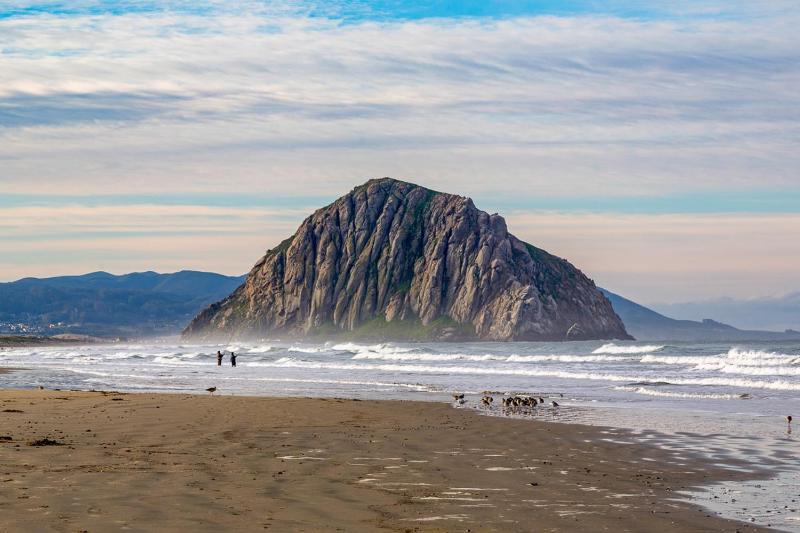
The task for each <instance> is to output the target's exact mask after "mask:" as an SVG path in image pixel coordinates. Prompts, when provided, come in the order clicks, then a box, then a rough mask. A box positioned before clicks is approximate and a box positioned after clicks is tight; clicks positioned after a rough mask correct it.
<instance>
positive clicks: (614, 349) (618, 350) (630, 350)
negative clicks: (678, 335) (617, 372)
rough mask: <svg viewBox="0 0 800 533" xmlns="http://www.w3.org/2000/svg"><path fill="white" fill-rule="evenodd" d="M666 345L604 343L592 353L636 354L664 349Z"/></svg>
mask: <svg viewBox="0 0 800 533" xmlns="http://www.w3.org/2000/svg"><path fill="white" fill-rule="evenodd" d="M663 348H664V346H656V345H655V344H646V345H644V346H633V345H631V346H619V345H617V344H614V343H609V344H604V345H602V346H601V347H599V348H598V349H596V350H595V351H593V352H592V353H609V354H631V355H636V354H640V353H652V352H657V351H659V350H661V349H663Z"/></svg>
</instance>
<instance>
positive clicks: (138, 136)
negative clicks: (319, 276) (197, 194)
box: [0, 3, 800, 195]
mask: <svg viewBox="0 0 800 533" xmlns="http://www.w3.org/2000/svg"><path fill="white" fill-rule="evenodd" d="M767 14H768V13H767ZM797 22H800V16H798V17H794V18H793V17H786V16H780V17H779V16H774V17H769V16H763V17H762V18H759V19H756V20H748V21H745V20H740V19H734V20H718V19H715V18H700V19H693V18H689V19H685V18H682V19H678V20H673V19H652V20H641V19H627V18H619V17H609V16H588V15H580V16H570V17H552V16H538V17H522V18H511V19H496V20H485V19H435V20H428V19H424V20H415V21H399V22H398V21H389V22H374V21H366V22H362V23H360V24H345V25H342V24H341V23H340V22H339V21H337V20H330V19H327V18H308V17H300V16H289V15H286V14H283V13H282V12H278V13H277V14H276V13H275V12H268V13H263V12H262V11H260V10H259V9H256V8H254V7H253V5H252V4H247V3H244V4H237V5H236V8H235V9H229V10H222V11H219V12H216V13H215V15H214V17H205V16H203V15H202V14H194V13H192V12H191V11H178V12H177V13H175V12H170V11H165V12H159V13H157V14H153V13H149V12H144V13H142V12H136V11H134V12H126V13H124V14H121V15H120V14H99V15H97V14H78V15H72V16H64V15H38V16H27V17H15V18H10V19H6V20H4V21H0V25H2V26H1V27H2V32H1V33H0V47H1V48H2V49H3V54H2V55H0V125H2V127H0V141H2V145H0V146H1V147H0V157H4V158H5V160H7V161H9V162H8V164H7V165H4V167H5V168H4V169H3V171H2V176H1V177H0V178H1V180H2V181H1V182H0V188H2V189H3V190H5V191H9V190H12V189H13V190H16V191H18V192H19V191H34V190H36V189H38V188H39V187H41V186H42V185H43V184H47V186H48V187H49V188H51V189H53V190H59V191H62V192H76V191H78V192H84V193H85V192H93V191H96V190H97V188H98V187H102V188H103V189H104V190H106V191H110V190H119V191H126V190H127V191H133V190H141V188H142V187H145V188H150V189H152V190H162V191H163V190H164V189H168V190H172V191H186V190H206V191H207V190H221V189H224V190H230V188H231V187H233V188H238V189H239V190H248V189H252V188H262V187H267V188H269V189H270V190H278V191H281V192H286V191H288V190H291V189H292V188H294V187H296V184H297V181H298V180H302V181H303V182H304V183H305V185H306V186H308V187H315V188H321V189H323V190H325V191H326V192H330V191H333V190H338V189H341V188H342V187H344V186H346V185H349V184H351V183H352V182H353V180H355V179H360V177H362V176H366V175H382V174H395V175H400V176H407V177H422V178H423V179H428V180H430V181H432V182H435V183H437V184H440V185H439V186H440V187H441V188H460V189H463V188H465V189H466V190H465V192H468V193H473V194H474V193H476V192H480V191H481V190H485V189H487V188H488V187H487V185H484V183H486V182H489V183H491V184H492V185H491V187H492V188H495V189H497V188H499V189H501V191H505V192H506V193H513V192H516V191H518V190H520V189H523V188H527V187H532V186H533V187H536V188H537V190H538V191H540V192H541V193H544V194H570V193H571V192H573V191H574V190H575V189H577V188H580V189H581V190H584V191H587V190H588V191H589V192H604V193H607V194H608V193H610V194H622V195H625V194H630V193H632V192H633V193H636V194H641V193H661V192H665V191H668V192H674V191H676V190H678V191H680V190H683V189H686V188H713V187H718V186H720V185H721V184H724V185H725V186H726V187H738V188H747V187H751V186H755V185H759V186H765V185H774V186H786V185H787V184H791V183H792V182H796V176H797V170H798V169H799V168H800V164H799V163H800V161H798V156H797V155H796V150H794V146H795V144H796V142H797V141H798V126H797V124H798V123H800V122H798V118H800V117H799V116H798V111H797V110H798V109H800V106H798V104H799V103H800V102H798V99H800V97H798V96H797V92H796V91H794V90H793V88H794V87H797V86H798V85H800V65H799V62H800V59H799V58H798V53H797V50H798V49H800V46H798V44H800V43H798V40H797V37H796V32H795V30H794V28H795V26H796V23H797ZM189 176H192V177H195V178H196V179H191V178H190V177H189ZM462 184H463V185H462ZM464 186H465V187H464Z"/></svg>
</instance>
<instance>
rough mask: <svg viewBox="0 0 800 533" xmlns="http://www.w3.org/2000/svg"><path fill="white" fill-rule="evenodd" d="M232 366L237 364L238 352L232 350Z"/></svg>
mask: <svg viewBox="0 0 800 533" xmlns="http://www.w3.org/2000/svg"><path fill="white" fill-rule="evenodd" d="M231 366H236V354H235V353H233V352H231Z"/></svg>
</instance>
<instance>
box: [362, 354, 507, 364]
mask: <svg viewBox="0 0 800 533" xmlns="http://www.w3.org/2000/svg"><path fill="white" fill-rule="evenodd" d="M352 359H355V360H360V359H377V360H381V361H476V362H480V361H505V360H507V359H508V357H507V356H497V355H488V354H487V355H468V354H438V353H408V352H405V353H392V352H388V353H378V352H360V353H357V354H355V355H354V356H353V357H352Z"/></svg>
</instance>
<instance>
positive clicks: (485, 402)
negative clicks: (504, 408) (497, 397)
mask: <svg viewBox="0 0 800 533" xmlns="http://www.w3.org/2000/svg"><path fill="white" fill-rule="evenodd" d="M493 401H494V398H492V397H491V396H484V397H483V398H481V402H482V403H483V405H485V406H486V407H491V406H492V402H493Z"/></svg>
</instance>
